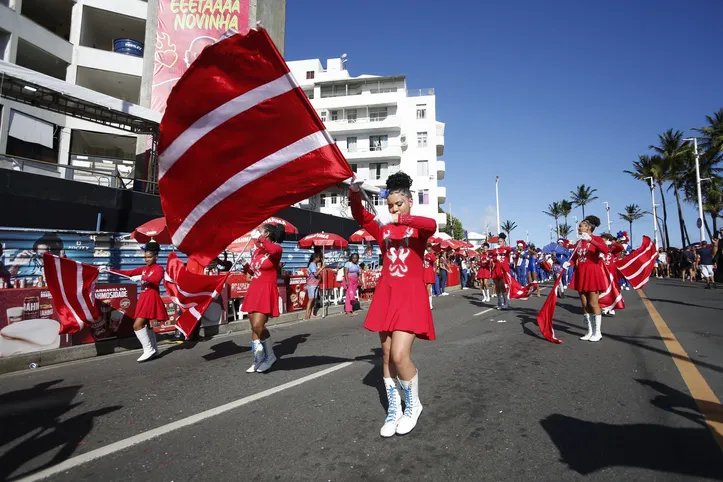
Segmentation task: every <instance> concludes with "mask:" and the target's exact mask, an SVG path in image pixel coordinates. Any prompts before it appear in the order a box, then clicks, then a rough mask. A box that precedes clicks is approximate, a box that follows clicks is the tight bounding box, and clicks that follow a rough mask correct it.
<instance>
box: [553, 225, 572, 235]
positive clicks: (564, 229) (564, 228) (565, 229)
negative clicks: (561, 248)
mask: <svg viewBox="0 0 723 482" xmlns="http://www.w3.org/2000/svg"><path fill="white" fill-rule="evenodd" d="M571 232H572V226H570V225H569V224H567V223H565V224H561V225H560V226H559V227H558V228H557V236H558V237H560V238H567V237H568V236H570V233H571Z"/></svg>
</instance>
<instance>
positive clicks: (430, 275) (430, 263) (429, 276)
mask: <svg viewBox="0 0 723 482" xmlns="http://www.w3.org/2000/svg"><path fill="white" fill-rule="evenodd" d="M436 262H437V256H436V255H435V254H434V250H433V249H432V245H431V244H428V245H427V252H426V253H424V284H426V285H427V294H428V295H429V309H430V310H433V309H434V306H433V305H432V286H434V283H435V278H436V276H437V275H436V273H435V272H434V265H435V263H436Z"/></svg>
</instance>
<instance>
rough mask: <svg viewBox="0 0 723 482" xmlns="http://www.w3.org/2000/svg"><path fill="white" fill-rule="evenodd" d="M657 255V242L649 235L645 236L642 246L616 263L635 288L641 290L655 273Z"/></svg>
mask: <svg viewBox="0 0 723 482" xmlns="http://www.w3.org/2000/svg"><path fill="white" fill-rule="evenodd" d="M657 256H658V249H657V248H656V246H655V243H653V241H652V240H651V239H650V238H649V237H648V236H643V242H642V244H641V245H640V247H639V248H638V249H636V250H635V251H633V252H632V253H630V254H629V255H627V256H626V257H624V258H623V259H619V260H617V261H615V264H616V265H617V267H618V271H620V274H621V275H623V276H624V277H625V279H627V280H628V281H629V282H630V285H631V286H632V287H633V289H635V290H639V289H640V288H642V287H643V286H645V285H646V284H647V283H648V280H649V279H650V275H652V274H653V269H655V259H656V258H657Z"/></svg>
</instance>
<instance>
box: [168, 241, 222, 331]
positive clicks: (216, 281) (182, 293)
mask: <svg viewBox="0 0 723 482" xmlns="http://www.w3.org/2000/svg"><path fill="white" fill-rule="evenodd" d="M227 277H228V274H225V275H217V276H206V275H202V274H195V273H191V272H190V271H188V269H186V266H185V265H184V264H183V261H181V260H180V259H178V256H176V253H171V254H169V255H168V263H167V264H166V273H165V279H164V282H165V283H164V284H165V286H166V292H167V293H168V297H169V298H171V300H173V302H174V303H175V304H176V305H177V306H178V307H179V308H181V310H182V313H181V316H180V317H179V318H178V321H177V322H176V328H178V330H179V331H180V332H181V333H183V334H184V335H185V336H186V337H188V335H189V334H190V333H192V332H193V329H194V328H195V327H196V324H197V323H198V322H199V321H200V320H201V317H202V316H203V314H204V313H205V312H206V310H207V309H208V307H209V306H210V305H211V303H213V301H214V300H215V299H216V298H217V297H218V295H219V294H220V293H221V290H222V289H223V286H224V284H225V283H226V278H227Z"/></svg>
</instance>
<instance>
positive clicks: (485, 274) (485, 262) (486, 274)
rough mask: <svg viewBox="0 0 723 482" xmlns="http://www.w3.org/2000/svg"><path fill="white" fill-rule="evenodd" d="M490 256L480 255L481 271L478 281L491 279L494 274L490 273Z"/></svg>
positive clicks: (478, 272) (487, 254) (478, 273)
mask: <svg viewBox="0 0 723 482" xmlns="http://www.w3.org/2000/svg"><path fill="white" fill-rule="evenodd" d="M490 263H491V260H490V254H489V252H487V253H480V255H479V271H477V279H490V278H491V277H492V273H491V272H490Z"/></svg>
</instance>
